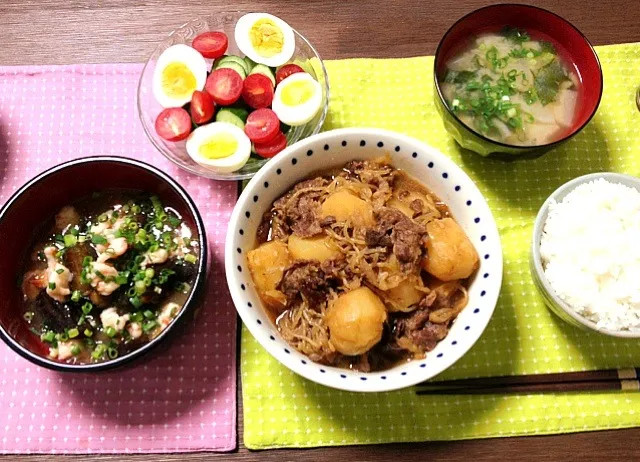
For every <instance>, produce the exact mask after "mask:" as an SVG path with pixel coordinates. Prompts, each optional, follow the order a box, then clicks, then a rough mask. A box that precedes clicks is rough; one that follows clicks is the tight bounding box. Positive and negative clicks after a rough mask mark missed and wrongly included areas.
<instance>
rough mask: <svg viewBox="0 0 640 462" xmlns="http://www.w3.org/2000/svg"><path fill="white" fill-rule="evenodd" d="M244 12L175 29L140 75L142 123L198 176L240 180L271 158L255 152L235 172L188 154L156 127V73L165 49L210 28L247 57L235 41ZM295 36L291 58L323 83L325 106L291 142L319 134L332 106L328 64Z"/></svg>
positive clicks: (295, 130)
mask: <svg viewBox="0 0 640 462" xmlns="http://www.w3.org/2000/svg"><path fill="white" fill-rule="evenodd" d="M244 14H245V13H244V12H239V11H236V12H228V13H217V14H213V15H209V16H202V17H200V18H197V19H194V20H192V21H190V22H188V23H186V24H183V25H182V26H180V27H178V28H177V29H176V30H174V31H173V32H171V33H170V34H169V36H168V37H167V38H166V39H164V40H163V41H162V42H160V43H159V44H158V46H157V47H156V49H155V50H154V51H153V53H151V56H150V57H149V59H148V60H147V62H146V64H145V65H144V68H143V69H142V75H141V76H140V82H139V84H138V94H137V102H138V115H139V116H140V121H141V122H142V127H143V129H144V131H145V133H146V135H147V137H148V138H149V140H150V141H151V143H152V144H153V145H154V146H155V148H156V149H157V150H158V151H160V153H161V154H162V155H163V156H165V157H166V158H167V159H169V160H170V161H171V162H173V163H174V164H176V165H177V166H179V167H181V168H183V169H184V170H186V171H188V172H191V173H193V174H195V175H199V176H203V177H206V178H212V179H214V180H228V181H236V180H243V179H247V178H251V177H252V176H253V175H254V174H255V173H256V172H257V171H258V170H260V168H262V166H263V165H265V164H266V163H267V162H268V161H269V159H263V158H260V157H258V156H256V155H252V156H251V157H250V158H249V161H248V162H247V163H246V164H245V166H244V167H242V168H241V169H240V170H237V171H235V172H231V173H220V172H215V171H212V170H211V169H208V168H206V167H203V166H202V165H200V164H198V163H196V162H195V161H194V160H193V159H192V158H191V157H190V156H189V155H188V154H187V150H186V148H185V141H180V142H176V143H172V142H170V141H167V140H164V139H163V138H161V137H160V136H159V135H158V134H157V133H156V129H155V120H156V117H157V116H158V114H160V112H161V111H162V109H163V108H162V107H161V106H160V104H159V103H158V102H157V101H156V99H155V97H154V96H153V73H154V70H155V66H156V63H157V61H158V58H159V57H160V55H161V54H162V52H163V51H164V50H166V49H167V48H169V47H170V46H173V45H178V44H185V45H189V46H190V45H191V42H192V41H193V39H194V38H195V37H196V36H197V35H199V34H201V33H203V32H208V31H220V32H224V33H225V34H226V35H227V37H228V39H229V48H228V49H227V53H226V54H233V55H236V56H243V54H242V53H241V52H240V50H239V49H238V47H237V45H236V43H235V41H234V38H233V37H234V30H235V25H236V23H237V22H238V19H239V18H240V17H241V16H243V15H244ZM293 33H294V36H295V45H296V47H295V52H294V54H293V57H292V58H291V62H294V63H296V64H298V65H300V66H301V67H302V68H303V69H304V70H305V71H306V72H308V73H309V74H311V75H312V76H313V77H314V78H315V79H316V80H317V81H318V82H320V85H321V86H322V93H323V95H322V98H323V101H322V108H321V109H320V111H318V113H317V114H316V116H315V117H314V118H313V119H312V120H311V121H309V122H308V123H306V124H304V125H301V126H299V127H291V128H290V129H289V130H288V131H287V133H286V137H287V144H288V145H292V144H293V143H295V142H297V141H300V140H302V139H304V138H306V137H308V136H311V135H315V134H316V133H318V132H319V131H320V128H321V127H322V124H323V123H324V120H325V118H326V116H327V111H328V109H329V77H328V75H327V70H326V69H325V67H324V64H323V62H322V59H321V58H320V55H319V54H318V52H317V51H316V49H315V48H314V47H313V45H311V43H309V41H308V40H307V39H306V38H304V37H303V36H302V35H301V34H300V33H299V32H298V31H296V30H295V29H294V30H293ZM206 61H207V65H208V66H209V67H210V66H211V64H212V60H210V59H207V60H206Z"/></svg>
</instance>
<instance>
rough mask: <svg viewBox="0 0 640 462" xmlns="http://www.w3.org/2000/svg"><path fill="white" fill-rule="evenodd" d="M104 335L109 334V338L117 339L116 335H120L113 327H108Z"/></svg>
mask: <svg viewBox="0 0 640 462" xmlns="http://www.w3.org/2000/svg"><path fill="white" fill-rule="evenodd" d="M104 333H105V334H107V336H108V337H111V338H113V337H115V336H116V334H117V333H118V332H117V331H116V330H115V329H114V328H113V327H112V326H108V327H107V328H106V329H105V330H104Z"/></svg>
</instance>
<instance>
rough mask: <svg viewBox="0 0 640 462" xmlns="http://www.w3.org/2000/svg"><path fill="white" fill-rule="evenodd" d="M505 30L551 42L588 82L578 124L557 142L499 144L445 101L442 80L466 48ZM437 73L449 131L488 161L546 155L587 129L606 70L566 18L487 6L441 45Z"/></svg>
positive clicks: (436, 84) (580, 100) (436, 93)
mask: <svg viewBox="0 0 640 462" xmlns="http://www.w3.org/2000/svg"><path fill="white" fill-rule="evenodd" d="M505 26H509V27H514V28H517V29H522V30H525V31H527V32H528V33H529V35H530V36H531V37H532V38H533V39H536V40H546V41H548V42H551V43H552V44H553V45H554V46H555V47H556V49H557V50H558V54H559V55H560V56H561V57H563V58H564V60H565V61H566V62H570V63H574V69H575V73H576V75H577V76H578V78H579V79H580V81H581V83H582V84H581V85H580V88H579V92H578V107H577V113H576V116H575V117H574V122H573V125H572V126H571V127H570V128H569V129H567V130H566V131H565V133H563V134H562V137H561V138H560V139H558V140H557V141H554V142H553V143H549V144H545V145H539V146H515V145H510V144H504V143H500V142H498V141H494V140H492V139H489V138H487V137H485V136H482V135H480V134H479V133H477V132H476V131H474V130H473V129H471V128H470V127H468V126H467V125H465V124H464V123H463V122H462V121H461V120H460V119H459V118H458V117H457V116H456V115H455V114H454V113H453V111H451V109H450V108H449V107H448V106H447V104H446V102H445V100H444V96H443V94H442V91H441V88H440V80H441V79H442V77H443V74H444V72H445V70H446V64H447V62H448V61H449V60H450V59H451V58H453V57H454V56H455V55H456V54H458V53H459V52H460V51H462V50H463V49H465V48H466V47H467V46H468V45H469V44H470V41H471V40H473V39H474V38H475V37H477V36H478V35H479V34H483V33H491V32H498V31H500V30H501V29H502V28H504V27H505ZM433 71H434V72H433V74H434V99H435V103H436V107H437V108H438V112H439V113H440V115H441V116H442V120H443V122H444V126H445V128H446V129H447V131H448V132H449V133H450V134H451V135H452V136H453V137H454V138H455V140H456V141H457V142H458V143H459V144H460V146H462V147H463V148H466V149H470V150H471V151H475V152H477V153H478V154H481V155H483V156H487V155H489V154H493V153H502V154H507V155H509V156H514V155H522V154H529V155H532V154H542V153H544V152H546V151H548V150H549V149H551V148H553V147H555V146H557V145H559V144H560V143H563V142H565V141H567V140H568V139H569V138H571V137H572V136H574V135H575V134H576V133H578V132H579V131H580V130H582V129H583V128H584V127H585V126H586V125H587V123H589V121H590V120H591V118H592V117H593V116H594V115H595V113H596V111H597V109H598V105H599V104H600V99H601V97H602V68H601V67H600V61H599V60H598V56H597V55H596V52H595V50H594V49H593V47H592V46H591V44H590V43H589V41H588V40H587V38H586V37H585V36H584V35H582V33H581V32H580V31H579V30H578V29H576V28H575V27H574V26H573V25H572V24H570V23H569V22H568V21H566V20H564V19H562V18H561V17H560V16H558V15H556V14H554V13H551V12H550V11H547V10H543V9H542V8H537V7H534V6H528V5H516V4H500V5H492V6H487V7H484V8H480V9H479V10H476V11H474V12H472V13H469V14H468V15H466V16H464V17H463V18H461V19H459V20H458V21H457V22H456V23H455V24H454V25H453V26H451V28H450V29H449V30H448V31H447V33H446V34H444V36H443V37H442V40H440V44H439V45H438V48H437V50H436V56H435V62H434V69H433Z"/></svg>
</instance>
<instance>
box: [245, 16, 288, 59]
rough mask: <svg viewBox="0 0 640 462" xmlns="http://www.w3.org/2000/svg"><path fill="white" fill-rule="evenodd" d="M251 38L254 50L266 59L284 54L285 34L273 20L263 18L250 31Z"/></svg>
mask: <svg viewBox="0 0 640 462" xmlns="http://www.w3.org/2000/svg"><path fill="white" fill-rule="evenodd" d="M249 38H250V40H251V45H252V46H253V49H254V50H255V51H256V52H257V53H258V54H259V55H260V56H264V57H265V58H270V57H272V56H275V55H277V54H279V53H280V52H282V47H283V45H284V34H283V33H282V30H281V29H280V28H279V27H278V25H277V24H276V23H275V22H273V21H272V20H271V19H267V18H263V19H259V20H258V21H256V22H255V23H254V24H253V26H251V29H250V30H249Z"/></svg>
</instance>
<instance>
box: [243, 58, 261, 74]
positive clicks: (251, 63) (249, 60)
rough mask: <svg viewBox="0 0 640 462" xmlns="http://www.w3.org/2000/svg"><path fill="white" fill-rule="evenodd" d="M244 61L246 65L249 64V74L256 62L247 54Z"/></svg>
mask: <svg viewBox="0 0 640 462" xmlns="http://www.w3.org/2000/svg"><path fill="white" fill-rule="evenodd" d="M244 62H245V63H247V66H249V74H251V70H252V69H253V68H254V67H256V65H257V64H258V63H256V62H255V61H254V60H253V59H251V58H249V57H248V56H245V57H244Z"/></svg>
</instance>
